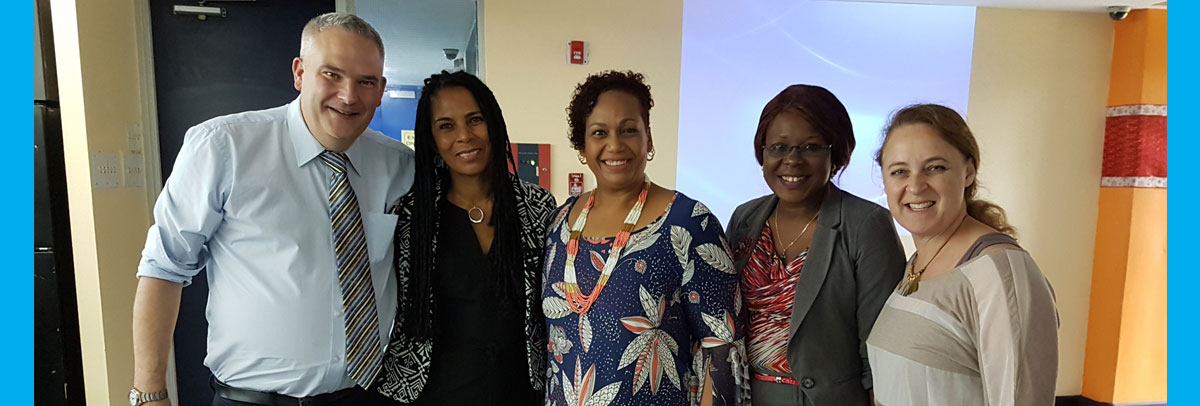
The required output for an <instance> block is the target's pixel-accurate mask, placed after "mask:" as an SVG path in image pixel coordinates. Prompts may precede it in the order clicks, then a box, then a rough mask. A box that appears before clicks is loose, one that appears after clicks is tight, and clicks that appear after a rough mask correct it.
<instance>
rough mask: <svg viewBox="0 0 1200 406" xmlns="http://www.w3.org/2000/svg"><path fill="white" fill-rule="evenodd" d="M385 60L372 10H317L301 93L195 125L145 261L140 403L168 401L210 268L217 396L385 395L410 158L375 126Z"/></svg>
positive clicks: (258, 400) (233, 400)
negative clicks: (175, 343)
mask: <svg viewBox="0 0 1200 406" xmlns="http://www.w3.org/2000/svg"><path fill="white" fill-rule="evenodd" d="M383 60H384V52H383V42H382V41H381V40H380V37H379V34H378V33H376V32H375V30H374V29H373V28H371V26H370V25H368V24H367V23H366V22H365V21H363V20H362V19H360V18H358V17H356V16H353V15H350V14H342V13H329V14H325V15H321V16H318V17H316V18H314V19H313V20H311V21H310V22H309V23H308V24H307V25H306V26H305V27H304V31H303V34H302V35H301V46H300V56H299V57H297V58H296V59H295V60H294V61H293V63H292V72H293V79H294V81H295V87H296V89H297V90H299V91H300V96H299V97H298V98H297V99H296V100H294V101H292V102H291V103H289V104H287V105H285V106H281V107H277V108H273V109H269V110H261V111H251V112H245V113H239V114H233V115H228V116H223V117H217V118H214V119H211V120H209V121H206V122H204V123H201V124H199V125H196V126H195V127H192V128H191V129H189V130H188V132H187V134H186V136H185V140H184V145H183V147H182V149H181V151H180V152H179V157H178V158H177V160H176V162H175V166H174V169H173V171H172V175H171V177H170V179H168V180H167V182H166V184H165V186H164V188H163V191H162V194H161V195H160V196H159V198H158V202H157V203H156V204H155V207H154V219H155V224H154V226H152V227H151V228H150V231H149V233H148V235H147V237H146V247H145V249H144V250H143V251H142V259H141V262H140V264H139V265H138V272H137V275H138V277H139V282H138V290H137V297H136V299H135V303H134V322H133V329H134V360H135V372H134V388H133V391H131V393H130V404H132V405H141V404H147V405H156V404H164V405H165V404H167V403H166V401H165V400H160V399H161V398H165V397H166V396H165V389H166V382H165V372H166V368H167V359H168V356H169V355H168V354H169V350H170V345H171V341H172V340H171V336H172V332H173V331H174V328H175V320H176V318H177V317H178V312H179V300H180V294H181V290H182V288H183V287H184V286H185V285H187V284H189V283H190V282H191V278H192V277H194V276H195V275H196V274H197V273H198V272H199V271H200V270H201V269H204V268H207V269H208V283H209V289H210V290H209V296H208V308H207V312H206V314H207V318H208V322H209V330H208V355H207V357H206V358H205V360H204V363H205V365H207V366H208V367H209V368H210V369H212V372H213V375H214V377H215V379H216V381H214V382H213V385H214V389H215V390H216V393H217V396H216V398H215V399H214V400H213V402H214V403H213V404H214V405H221V404H236V405H242V404H310V403H304V402H316V403H319V404H323V405H324V404H346V405H351V404H353V405H360V404H373V403H376V402H379V403H380V404H384V403H382V402H384V400H383V398H381V397H378V395H375V394H372V393H370V392H369V391H366V390H364V388H369V387H370V386H371V384H372V383H373V382H374V379H375V377H376V376H377V375H378V369H379V368H380V366H379V365H378V363H379V360H380V359H381V357H382V354H383V350H384V348H385V347H386V345H387V343H388V338H389V335H390V334H389V333H390V331H391V328H392V322H393V320H394V319H395V314H396V302H397V301H396V295H397V292H396V279H395V273H394V272H393V271H392V238H393V237H392V236H393V234H394V229H395V227H396V216H395V215H393V214H391V213H390V209H392V207H393V206H394V205H395V204H396V202H397V201H398V200H399V199H400V197H401V196H403V195H404V194H405V193H406V192H408V189H409V187H410V186H411V185H412V183H413V179H412V176H413V156H412V150H410V149H408V148H407V147H405V146H404V145H403V144H401V143H400V142H398V141H395V140H393V139H391V138H388V137H386V136H384V135H383V134H380V133H378V132H376V131H373V130H369V129H367V124H368V123H369V122H370V120H371V118H372V116H373V115H374V113H375V108H376V107H378V106H379V104H380V101H381V98H382V96H383V90H384V85H385V82H386V81H385V79H384V77H383ZM343 286H345V287H346V288H343Z"/></svg>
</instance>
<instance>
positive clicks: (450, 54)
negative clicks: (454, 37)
mask: <svg viewBox="0 0 1200 406" xmlns="http://www.w3.org/2000/svg"><path fill="white" fill-rule="evenodd" d="M442 52H445V53H446V60H450V61H453V60H454V58H457V57H458V48H442Z"/></svg>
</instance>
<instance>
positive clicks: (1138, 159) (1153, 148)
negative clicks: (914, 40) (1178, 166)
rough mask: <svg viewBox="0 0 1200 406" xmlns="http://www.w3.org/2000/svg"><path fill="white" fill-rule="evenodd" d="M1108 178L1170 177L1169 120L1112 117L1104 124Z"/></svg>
mask: <svg viewBox="0 0 1200 406" xmlns="http://www.w3.org/2000/svg"><path fill="white" fill-rule="evenodd" d="M1101 175H1102V176H1105V177H1137V176H1154V177H1166V176H1167V117H1166V116H1144V115H1129V116H1110V117H1107V118H1106V119H1105V122H1104V164H1103V166H1102V168H1101Z"/></svg>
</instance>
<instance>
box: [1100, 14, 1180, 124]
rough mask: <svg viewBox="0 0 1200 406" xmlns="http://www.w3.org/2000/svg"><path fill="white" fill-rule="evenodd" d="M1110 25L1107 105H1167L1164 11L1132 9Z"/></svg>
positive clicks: (1165, 19) (1165, 17) (1165, 23)
mask: <svg viewBox="0 0 1200 406" xmlns="http://www.w3.org/2000/svg"><path fill="white" fill-rule="evenodd" d="M1113 24H1115V28H1116V34H1115V36H1114V40H1113V59H1112V73H1111V78H1112V79H1111V82H1110V83H1109V87H1108V89H1109V91H1108V105H1109V106H1122V105H1129V104H1167V11H1166V10H1160V9H1145V10H1134V11H1133V12H1130V13H1129V17H1127V18H1125V19H1124V20H1121V21H1117V22H1115V23H1113Z"/></svg>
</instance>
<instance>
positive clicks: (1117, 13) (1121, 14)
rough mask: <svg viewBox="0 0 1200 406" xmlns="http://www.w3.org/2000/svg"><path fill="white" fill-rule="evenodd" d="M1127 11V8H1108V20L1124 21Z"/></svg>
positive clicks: (1127, 14)
mask: <svg viewBox="0 0 1200 406" xmlns="http://www.w3.org/2000/svg"><path fill="white" fill-rule="evenodd" d="M1129 10H1131V8H1130V7H1129V6H1108V18H1111V19H1112V20H1113V21H1120V20H1124V19H1125V17H1129Z"/></svg>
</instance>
